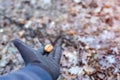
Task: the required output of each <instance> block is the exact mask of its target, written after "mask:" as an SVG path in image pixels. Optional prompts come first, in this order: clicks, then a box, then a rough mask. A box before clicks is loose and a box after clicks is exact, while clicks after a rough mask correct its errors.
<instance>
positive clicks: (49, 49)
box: [44, 44, 53, 53]
mask: <svg viewBox="0 0 120 80" xmlns="http://www.w3.org/2000/svg"><path fill="white" fill-rule="evenodd" d="M52 50H53V45H52V44H47V45H46V46H45V47H44V51H45V52H48V53H50V52H51V51H52Z"/></svg>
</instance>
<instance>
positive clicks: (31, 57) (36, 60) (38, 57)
mask: <svg viewBox="0 0 120 80" xmlns="http://www.w3.org/2000/svg"><path fill="white" fill-rule="evenodd" d="M13 43H14V45H15V46H16V47H17V49H18V50H19V52H20V53H21V56H22V57H23V59H24V61H25V64H26V66H27V65H28V64H32V65H36V66H39V67H40V68H43V69H44V70H46V71H47V72H48V73H49V74H50V75H51V76H52V78H53V80H55V79H57V78H58V76H59V74H60V66H59V63H60V58H61V53H62V51H61V47H60V46H56V47H55V48H54V50H53V51H52V52H51V53H49V54H48V53H45V52H44V46H41V47H40V48H39V49H38V50H34V49H32V48H31V47H29V46H27V45H26V44H25V43H23V42H22V41H20V40H18V39H16V40H14V41H13Z"/></svg>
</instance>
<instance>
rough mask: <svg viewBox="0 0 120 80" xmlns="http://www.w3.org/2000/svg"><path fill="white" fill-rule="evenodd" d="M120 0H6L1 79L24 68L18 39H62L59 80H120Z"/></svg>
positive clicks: (0, 2)
mask: <svg viewBox="0 0 120 80" xmlns="http://www.w3.org/2000/svg"><path fill="white" fill-rule="evenodd" d="M119 14H120V0H104V1H101V0H0V37H1V38H0V75H3V74H5V73H9V72H10V71H15V70H18V69H20V68H21V67H22V66H23V65H24V62H23V59H22V58H21V56H20V54H19V52H18V51H17V49H16V48H15V47H14V45H13V43H12V41H13V40H14V39H16V38H18V39H21V40H22V41H24V42H25V43H26V44H28V45H30V46H32V47H33V48H35V49H36V48H38V47H39V46H40V45H41V44H42V43H44V44H47V43H54V44H58V43H59V41H58V42H56V40H57V39H60V41H62V44H61V46H62V49H63V51H62V52H63V54H62V58H61V63H60V65H61V75H60V77H59V79H58V80H120V26H119V25H120V15H119Z"/></svg>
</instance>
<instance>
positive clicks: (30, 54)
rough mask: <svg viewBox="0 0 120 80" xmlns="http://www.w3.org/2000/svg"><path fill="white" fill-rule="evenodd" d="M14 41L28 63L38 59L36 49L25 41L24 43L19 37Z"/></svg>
mask: <svg viewBox="0 0 120 80" xmlns="http://www.w3.org/2000/svg"><path fill="white" fill-rule="evenodd" d="M13 43H14V45H15V46H16V47H17V49H18V51H19V52H20V54H21V56H22V57H23V59H24V61H25V64H26V65H27V64H28V63H30V62H33V61H36V60H37V56H36V55H35V52H34V50H33V49H32V48H30V47H29V46H27V45H26V44H25V43H23V42H22V41H20V40H18V39H15V40H14V41H13Z"/></svg>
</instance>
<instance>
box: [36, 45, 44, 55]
mask: <svg viewBox="0 0 120 80" xmlns="http://www.w3.org/2000/svg"><path fill="white" fill-rule="evenodd" d="M43 53H44V47H43V46H40V47H39V48H38V50H37V54H38V55H43Z"/></svg>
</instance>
